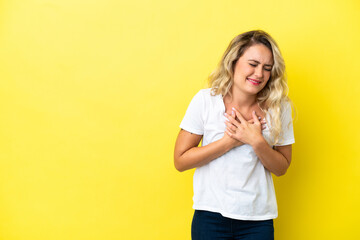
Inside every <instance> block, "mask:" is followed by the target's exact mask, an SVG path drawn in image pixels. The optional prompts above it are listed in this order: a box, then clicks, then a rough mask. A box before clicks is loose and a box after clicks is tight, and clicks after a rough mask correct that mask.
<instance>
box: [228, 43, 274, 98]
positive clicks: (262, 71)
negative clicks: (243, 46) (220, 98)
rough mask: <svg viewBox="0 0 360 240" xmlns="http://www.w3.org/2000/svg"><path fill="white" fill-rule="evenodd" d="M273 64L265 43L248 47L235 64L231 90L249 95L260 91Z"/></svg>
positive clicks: (268, 76)
mask: <svg viewBox="0 0 360 240" xmlns="http://www.w3.org/2000/svg"><path fill="white" fill-rule="evenodd" d="M273 64H274V62H273V55H272V53H271V51H270V49H269V48H267V47H266V46H265V45H263V44H255V45H252V46H251V47H249V48H248V49H247V50H245V52H244V54H243V55H242V56H241V57H240V58H239V59H238V60H237V62H236V64H235V67H234V84H233V92H234V91H235V92H237V91H240V92H243V93H246V94H249V95H255V94H257V93H258V92H260V91H261V90H262V89H263V88H264V87H265V85H266V83H267V82H268V80H269V78H270V75H271V69H272V66H273Z"/></svg>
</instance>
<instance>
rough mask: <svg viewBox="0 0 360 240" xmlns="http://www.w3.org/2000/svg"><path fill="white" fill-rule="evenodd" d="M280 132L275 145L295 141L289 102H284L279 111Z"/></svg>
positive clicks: (283, 144)
mask: <svg viewBox="0 0 360 240" xmlns="http://www.w3.org/2000/svg"><path fill="white" fill-rule="evenodd" d="M281 129H282V131H281V134H280V138H279V142H278V143H277V144H275V146H285V145H290V144H293V143H295V138H294V129H293V122H292V109H291V104H290V103H289V102H285V103H283V105H282V113H281Z"/></svg>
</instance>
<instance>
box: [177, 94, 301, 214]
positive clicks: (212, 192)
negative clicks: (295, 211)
mask: <svg viewBox="0 0 360 240" xmlns="http://www.w3.org/2000/svg"><path fill="white" fill-rule="evenodd" d="M210 91H211V89H210V88H208V89H202V90H200V91H199V92H198V93H197V94H196V95H195V96H194V98H193V99H192V101H191V103H190V105H189V107H188V109H187V111H186V114H185V116H184V118H183V120H182V122H181V124H180V128H182V129H184V130H186V131H188V132H191V133H194V134H198V135H203V140H202V146H206V145H207V144H209V143H211V142H214V141H216V140H219V139H220V138H222V137H223V135H224V131H225V129H226V125H225V119H226V118H225V116H224V113H225V106H224V102H223V98H222V96H221V95H215V96H211V94H210ZM282 108H283V111H282V116H281V121H282V130H283V135H282V136H283V138H282V141H281V142H280V143H278V144H277V145H278V146H281V145H289V144H293V143H294V142H295V139H294V133H293V125H292V116H291V106H290V104H289V103H286V104H283V106H282ZM266 119H267V120H269V117H268V116H267V117H266ZM269 127H271V123H267V127H266V129H264V130H263V131H262V134H263V136H264V138H265V139H266V140H267V142H270V141H269V140H270V139H271V138H270V132H269ZM193 180H194V182H193V187H194V197H193V201H194V205H193V208H194V209H197V210H207V211H211V212H218V213H221V214H222V215H223V216H224V217H229V218H233V219H239V220H268V219H273V218H276V217H277V216H278V211H277V203H276V196H275V189H274V184H273V180H272V176H271V173H270V172H269V171H268V170H267V169H265V167H264V166H263V165H262V163H261V161H260V160H259V159H258V157H257V156H256V154H255V152H254V150H253V148H252V147H251V146H250V145H248V144H245V145H242V146H240V147H236V148H233V149H232V150H230V151H229V152H227V153H225V154H224V155H222V156H220V157H218V158H217V159H215V160H213V161H211V162H210V163H208V164H206V165H204V166H202V167H199V168H196V170H195V173H194V179H193Z"/></svg>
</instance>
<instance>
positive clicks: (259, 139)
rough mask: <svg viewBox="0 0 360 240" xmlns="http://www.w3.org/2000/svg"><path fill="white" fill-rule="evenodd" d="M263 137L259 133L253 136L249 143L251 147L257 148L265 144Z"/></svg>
mask: <svg viewBox="0 0 360 240" xmlns="http://www.w3.org/2000/svg"><path fill="white" fill-rule="evenodd" d="M266 143H267V142H266V140H265V138H264V137H263V136H262V135H261V136H259V137H257V138H254V139H253V141H252V142H251V143H250V145H251V146H252V147H253V149H256V148H259V147H261V146H263V145H264V144H266Z"/></svg>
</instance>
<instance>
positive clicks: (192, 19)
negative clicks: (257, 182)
mask: <svg viewBox="0 0 360 240" xmlns="http://www.w3.org/2000/svg"><path fill="white" fill-rule="evenodd" d="M359 16H360V3H359V1H357V0H342V1H340V0H321V1H314V0H311V1H308V0H306V1H288V0H277V1H264V0H258V1H239V0H236V1H209V0H207V1H194V0H182V1H166V0H151V1H149V0H142V1H139V0H134V1H125V0H121V1H118V0H102V1H100V0H98V1H95V0H77V1H76V0H18V1H16V0H13V1H10V0H3V1H0V239H5V240H29V239H31V240H32V239H34V240H35V239H36V240H45V239H46V240H49V239H51V240H53V239H54V240H55V239H59V240H60V239H61V240H63V239H76V240H79V239H84V240H85V239H86V240H91V239H106V240H108V239H109V240H110V239H179V240H180V239H190V224H191V220H192V214H193V209H192V175H193V170H190V171H187V172H184V173H179V172H177V171H176V170H175V168H174V166H173V158H172V155H173V147H174V143H175V138H176V136H177V133H178V131H179V124H180V121H181V119H182V117H183V116H184V113H185V110H186V108H187V106H188V104H189V102H190V100H191V98H192V97H193V96H194V94H195V93H196V92H197V91H198V90H199V89H201V88H204V87H206V79H207V76H208V75H209V73H210V72H211V71H212V70H213V69H214V67H215V66H216V65H217V63H218V61H219V59H220V57H221V55H222V53H223V52H224V50H225V48H226V47H227V45H228V43H229V41H230V40H231V39H232V38H233V37H234V36H235V35H237V34H239V33H242V32H244V31H248V30H253V29H263V30H265V31H268V32H269V33H270V34H271V35H272V36H273V37H274V38H275V39H276V41H277V42H278V44H279V46H280V48H281V50H282V53H283V55H284V58H285V61H286V64H287V72H288V79H289V87H290V97H291V98H292V100H293V101H294V103H295V106H296V110H297V119H296V121H295V122H294V128H295V137H296V144H295V145H294V151H293V153H294V154H293V162H292V165H291V167H290V169H289V170H288V172H287V174H286V175H285V176H283V177H280V178H277V177H274V180H275V186H276V191H277V197H278V204H279V217H278V218H277V219H276V220H275V237H276V239H278V240H281V239H283V240H297V239H299V240H303V239H360V230H359V227H358V216H359V213H360V211H359V210H360V207H359V203H360V187H359V186H360V154H359V146H360V140H359V133H360V130H359V123H360V104H359V102H360V101H359V100H358V97H359V96H360V76H359V66H360V58H359V54H360V47H359V43H360V30H359V29H360V17H359Z"/></svg>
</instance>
